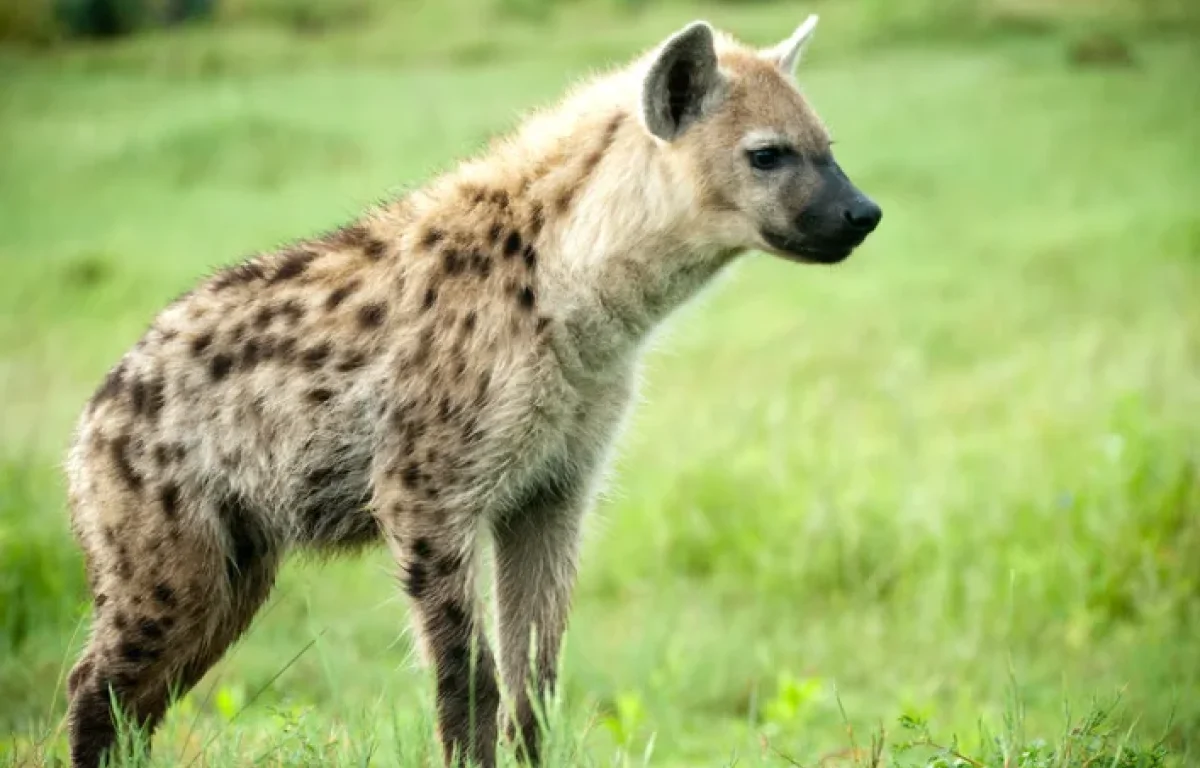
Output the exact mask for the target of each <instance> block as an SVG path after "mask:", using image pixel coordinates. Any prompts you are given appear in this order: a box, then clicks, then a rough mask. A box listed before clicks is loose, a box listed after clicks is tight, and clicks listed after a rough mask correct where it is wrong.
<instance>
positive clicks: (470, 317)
mask: <svg viewBox="0 0 1200 768" xmlns="http://www.w3.org/2000/svg"><path fill="white" fill-rule="evenodd" d="M478 319H479V316H478V315H477V314H476V312H475V310H473V309H472V310H471V311H470V312H468V313H467V316H466V317H464V318H463V330H465V331H466V332H467V333H471V332H472V331H474V330H475V323H476V322H477V321H478Z"/></svg>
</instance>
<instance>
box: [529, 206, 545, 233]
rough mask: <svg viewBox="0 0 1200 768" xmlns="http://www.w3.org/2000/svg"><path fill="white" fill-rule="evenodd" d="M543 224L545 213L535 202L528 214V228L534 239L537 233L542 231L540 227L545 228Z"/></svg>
mask: <svg viewBox="0 0 1200 768" xmlns="http://www.w3.org/2000/svg"><path fill="white" fill-rule="evenodd" d="M545 223H546V213H545V211H544V210H543V209H542V204H541V203H540V202H535V203H534V204H533V208H532V210H531V211H530V214H529V227H530V229H531V230H533V236H534V237H537V235H538V233H539V232H541V231H542V227H543V226H545Z"/></svg>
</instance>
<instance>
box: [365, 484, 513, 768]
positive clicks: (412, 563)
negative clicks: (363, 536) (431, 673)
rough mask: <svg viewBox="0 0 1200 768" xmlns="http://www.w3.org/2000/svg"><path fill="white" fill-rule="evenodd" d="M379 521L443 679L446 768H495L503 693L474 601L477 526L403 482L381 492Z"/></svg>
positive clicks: (440, 700) (422, 639)
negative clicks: (456, 767)
mask: <svg viewBox="0 0 1200 768" xmlns="http://www.w3.org/2000/svg"><path fill="white" fill-rule="evenodd" d="M376 504H377V507H376V509H377V513H376V514H377V515H378V517H379V520H380V525H381V526H382V528H383V530H384V533H385V536H386V537H387V540H388V544H389V546H390V548H391V550H392V553H393V554H394V555H395V557H396V561H397V563H398V564H399V567H400V579H401V583H402V584H403V586H404V591H405V592H406V593H407V594H408V596H409V598H410V599H411V605H412V611H413V619H414V620H413V625H414V629H415V632H416V635H417V640H418V643H419V644H420V645H421V647H422V650H423V652H424V655H425V657H426V658H427V659H428V660H429V661H430V662H431V663H432V665H433V667H434V669H435V671H436V676H437V721H438V734H439V738H440V739H441V742H442V749H443V752H444V755H445V759H446V763H447V765H454V764H455V761H456V760H457V761H461V763H463V764H465V763H466V761H467V760H468V759H469V760H471V761H472V765H479V766H484V768H492V766H494V765H495V761H496V738H497V723H496V719H497V714H498V712H499V707H500V689H499V686H498V685H497V682H496V664H495V661H494V660H493V657H492V653H491V649H490V647H489V646H488V642H487V635H486V633H485V629H484V623H483V620H482V615H481V614H482V611H481V608H480V606H479V601H478V600H477V599H476V595H475V583H474V582H475V580H474V564H475V560H476V557H475V554H476V551H475V549H476V535H475V531H476V527H477V526H476V519H475V516H474V515H473V514H472V513H464V512H462V511H461V510H450V509H447V508H445V507H443V506H440V505H439V504H437V503H436V502H435V501H432V500H430V499H429V498H428V497H427V496H422V495H421V494H419V493H414V492H413V490H412V489H410V488H404V487H403V483H402V482H401V483H398V484H396V485H384V486H377V491H376Z"/></svg>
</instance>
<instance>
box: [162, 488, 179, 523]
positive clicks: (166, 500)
mask: <svg viewBox="0 0 1200 768" xmlns="http://www.w3.org/2000/svg"><path fill="white" fill-rule="evenodd" d="M158 501H159V503H160V504H162V510H163V514H164V515H166V516H167V517H168V518H172V519H173V518H174V517H175V516H176V515H177V514H178V513H179V486H177V485H175V483H167V484H166V485H164V486H163V487H162V488H160V489H159V491H158Z"/></svg>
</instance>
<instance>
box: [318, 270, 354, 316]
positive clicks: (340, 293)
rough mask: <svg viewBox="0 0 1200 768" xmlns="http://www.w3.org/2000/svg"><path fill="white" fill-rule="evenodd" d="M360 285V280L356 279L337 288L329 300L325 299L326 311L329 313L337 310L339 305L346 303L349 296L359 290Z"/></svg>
mask: <svg viewBox="0 0 1200 768" xmlns="http://www.w3.org/2000/svg"><path fill="white" fill-rule="evenodd" d="M360 284H361V283H360V281H359V280H358V278H355V279H353V280H351V281H349V282H348V283H346V284H345V285H343V286H341V287H340V288H335V289H334V290H333V292H332V293H330V294H329V298H327V299H325V309H327V310H329V311H333V310H335V309H337V308H338V305H340V304H341V303H342V302H343V301H345V300H346V297H347V296H349V295H350V294H352V293H354V292H355V291H357V290H358V286H359V285H360Z"/></svg>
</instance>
